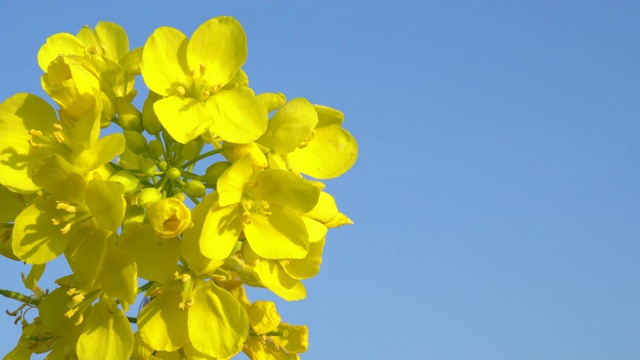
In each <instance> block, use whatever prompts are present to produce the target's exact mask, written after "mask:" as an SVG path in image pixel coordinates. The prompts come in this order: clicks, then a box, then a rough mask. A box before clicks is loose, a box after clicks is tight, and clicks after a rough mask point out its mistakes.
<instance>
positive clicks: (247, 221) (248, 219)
mask: <svg viewBox="0 0 640 360" xmlns="http://www.w3.org/2000/svg"><path fill="white" fill-rule="evenodd" d="M242 222H243V223H245V224H247V225H249V224H251V213H250V212H248V211H245V212H243V213H242Z"/></svg>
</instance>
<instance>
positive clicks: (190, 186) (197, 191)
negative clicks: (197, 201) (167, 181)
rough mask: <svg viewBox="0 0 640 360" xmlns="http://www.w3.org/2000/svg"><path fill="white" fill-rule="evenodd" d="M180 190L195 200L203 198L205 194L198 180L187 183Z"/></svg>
mask: <svg viewBox="0 0 640 360" xmlns="http://www.w3.org/2000/svg"><path fill="white" fill-rule="evenodd" d="M182 190H183V191H184V192H185V194H187V195H189V196H191V197H197V198H200V197H203V196H204V194H205V192H206V188H205V186H204V184H203V183H202V182H200V181H198V180H191V181H189V182H188V183H187V184H186V185H185V186H184V188H183V189H182Z"/></svg>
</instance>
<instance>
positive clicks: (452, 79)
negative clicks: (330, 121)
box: [0, 1, 640, 360]
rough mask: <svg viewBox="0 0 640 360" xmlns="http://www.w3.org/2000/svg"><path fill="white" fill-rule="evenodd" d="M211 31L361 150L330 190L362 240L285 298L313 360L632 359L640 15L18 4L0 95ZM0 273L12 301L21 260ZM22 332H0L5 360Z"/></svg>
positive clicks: (638, 257)
mask: <svg viewBox="0 0 640 360" xmlns="http://www.w3.org/2000/svg"><path fill="white" fill-rule="evenodd" d="M217 15H231V16H234V17H236V18H237V19H238V20H239V21H240V22H241V23H242V24H243V26H244V29H245V31H246V33H247V37H248V41H249V58H248V60H247V63H246V65H245V67H244V69H245V71H246V72H247V73H248V75H249V78H250V81H251V86H252V88H253V89H254V90H255V91H256V92H266V91H279V92H283V93H284V94H285V95H287V97H288V98H290V99H291V98H294V97H306V98H308V99H309V100H310V101H311V102H312V103H318V104H324V105H328V106H331V107H334V108H337V109H339V110H341V111H343V112H344V113H345V122H344V127H345V128H346V129H348V130H349V131H350V132H351V133H352V134H353V135H354V136H355V137H356V138H357V140H358V143H359V149H360V154H359V159H358V161H357V162H356V164H355V166H354V167H353V168H352V169H351V170H350V171H349V172H348V173H347V174H345V175H344V176H342V177H340V178H339V179H334V180H331V181H328V182H327V190H328V192H329V193H331V194H333V195H334V196H335V197H336V199H337V201H338V205H339V207H340V209H341V210H342V211H343V212H345V213H346V214H347V215H349V216H350V217H351V218H352V219H353V220H354V222H355V225H353V226H350V227H342V228H339V229H336V230H332V231H330V232H329V234H328V237H327V245H326V247H325V251H324V262H323V265H322V271H321V272H320V274H319V275H318V276H317V277H316V278H313V279H311V280H308V281H306V283H305V284H306V286H307V291H308V298H307V299H306V300H303V301H301V302H295V303H286V302H285V301H278V302H277V306H278V310H279V311H280V312H281V314H282V315H283V319H284V321H287V322H289V323H292V324H307V325H308V326H309V331H310V346H309V351H308V352H307V353H306V354H303V355H302V358H303V359H318V360H320V359H437V360H440V359H443V360H444V359H461V360H462V359H488V360H498V359H504V360H512V359H520V360H529V359H563V360H570V359H576V360H577V359H580V360H585V359H617V360H622V359H630V360H631V359H639V358H640V341H638V337H639V336H640V282H639V277H640V242H639V240H640V227H639V222H638V219H639V215H640V191H639V184H640V172H639V169H640V167H639V165H640V164H639V161H640V146H639V142H638V136H639V135H640V122H639V120H640V117H639V115H640V98H639V95H640V70H639V67H638V64H640V48H639V46H638V36H639V35H640V22H639V21H638V19H639V18H640V5H639V4H638V3H637V2H636V3H634V2H631V1H629V2H622V1H610V2H602V1H601V2H596V1H581V2H577V1H490V2H489V1H485V2H479V1H466V2H462V1H447V2H444V1H439V2H429V1H424V2H417V1H416V2H404V3H402V4H398V3H394V4H392V2H390V1H389V2H379V1H367V2H365V1H361V2H355V1H344V2H342V1H341V2H338V1H334V2H331V1H328V2H325V1H322V2H321V1H297V2H293V1H288V2H285V1H281V2H258V1H242V2H241V1H235V2H221V1H206V2H190V3H189V4H187V3H186V2H185V3H182V2H168V1H167V2H162V1H153V2H134V3H133V4H126V3H125V2H91V4H89V2H86V3H80V2H71V1H67V2H64V1H58V2H56V5H53V4H45V2H41V3H38V2H33V1H31V2H30V1H21V2H17V1H16V2H11V3H9V2H7V3H5V4H3V5H2V9H1V11H0V44H2V46H3V50H2V56H0V83H1V84H2V86H0V99H1V100H4V99H6V98H8V97H10V96H11V95H13V94H14V93H16V92H31V93H35V94H38V95H41V96H44V95H43V92H42V90H41V88H40V75H41V71H40V69H39V68H38V66H37V62H36V55H37V52H38V49H39V48H40V46H41V45H42V44H43V43H44V42H45V41H46V39H47V37H48V36H50V35H52V34H54V33H58V32H71V33H74V34H75V33H76V32H77V31H78V30H79V29H80V28H81V27H82V26H83V25H85V24H87V25H89V26H91V27H94V26H95V25H96V23H97V22H98V21H99V20H107V21H113V22H116V23H118V24H120V25H122V26H123V27H124V28H125V30H126V31H127V33H128V35H129V40H130V45H131V48H135V47H139V46H142V45H143V44H144V42H145V41H146V38H147V37H148V36H149V35H150V34H151V33H152V32H153V31H154V29H155V28H157V27H159V26H165V25H168V26H172V27H175V28H178V29H180V30H181V31H183V32H184V33H185V34H187V35H189V36H190V34H191V33H192V32H193V30H195V29H196V27H197V26H198V25H199V24H201V23H202V22H204V21H205V20H208V19H209V18H212V17H215V16H217ZM145 96H146V94H145V93H141V94H140V95H139V97H140V100H143V99H144V97H145ZM0 271H1V272H2V274H3V275H2V277H1V278H0V288H4V289H11V290H20V291H22V289H21V287H22V284H21V282H20V280H19V272H20V271H25V272H26V271H28V268H27V267H26V266H22V265H20V264H18V263H13V262H10V261H8V260H5V261H0ZM47 271H48V272H49V274H47V275H46V279H54V278H56V277H58V276H61V275H64V274H65V270H64V268H62V267H61V266H60V265H54V266H50V267H49V268H48V269H47ZM46 279H45V280H46ZM42 285H43V287H46V286H47V284H46V283H43V284H42ZM259 294H261V295H262V294H263V293H259ZM267 298H268V299H273V298H274V297H267ZM257 299H258V298H256V297H254V298H252V300H257ZM17 305H18V303H17V302H15V301H13V300H9V299H4V298H3V299H0V309H2V310H4V309H5V308H8V309H10V310H13V309H15V308H16V307H17ZM18 336H19V326H14V325H13V324H12V318H9V317H4V318H3V317H0V353H2V354H4V353H6V352H8V351H9V350H10V349H11V348H12V347H13V346H14V344H15V341H16V340H17V338H18ZM239 358H241V357H239Z"/></svg>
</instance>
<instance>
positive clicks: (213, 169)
mask: <svg viewBox="0 0 640 360" xmlns="http://www.w3.org/2000/svg"><path fill="white" fill-rule="evenodd" d="M230 167H231V163H230V162H227V161H220V162H217V163H214V164H212V165H211V166H209V167H208V168H207V170H206V173H205V174H204V175H203V176H202V181H203V182H204V184H205V186H206V187H208V188H210V189H215V188H216V184H217V183H218V178H219V177H220V175H222V173H224V172H225V171H226V170H227V169H228V168H230Z"/></svg>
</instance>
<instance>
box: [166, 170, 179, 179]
mask: <svg viewBox="0 0 640 360" xmlns="http://www.w3.org/2000/svg"><path fill="white" fill-rule="evenodd" d="M181 175H182V172H181V171H180V169H178V168H176V167H172V168H169V170H167V176H168V177H169V179H171V180H177V179H179V178H180V176H181Z"/></svg>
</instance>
